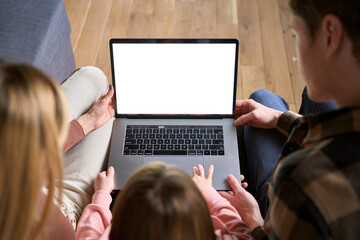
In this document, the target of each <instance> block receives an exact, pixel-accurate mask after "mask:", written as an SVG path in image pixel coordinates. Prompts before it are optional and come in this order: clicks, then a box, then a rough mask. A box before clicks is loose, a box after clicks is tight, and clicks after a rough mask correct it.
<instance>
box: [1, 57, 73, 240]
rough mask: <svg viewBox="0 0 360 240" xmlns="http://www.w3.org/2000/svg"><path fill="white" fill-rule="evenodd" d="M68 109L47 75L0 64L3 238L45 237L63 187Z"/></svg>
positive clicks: (53, 82)
mask: <svg viewBox="0 0 360 240" xmlns="http://www.w3.org/2000/svg"><path fill="white" fill-rule="evenodd" d="M67 111H68V109H67V100H66V96H65V94H64V92H63V91H62V89H61V87H60V86H59V85H58V84H57V83H56V82H55V81H54V80H52V79H51V78H50V77H49V76H47V75H46V74H44V73H42V72H41V71H39V70H37V69H35V68H34V67H31V66H27V65H19V64H17V65H16V64H5V63H3V62H0V196H1V197H0V239H17V240H22V239H39V238H43V237H44V236H43V234H42V233H43V229H44V226H45V223H46V220H47V217H48V215H49V211H50V207H51V206H52V204H53V199H54V193H55V189H56V187H59V189H61V186H59V185H60V183H61V181H62V160H61V153H60V147H61V146H62V144H63V142H64V140H65V138H66V135H67V131H68V130H67V125H68V124H67V122H68V115H67ZM45 184H46V186H47V188H48V198H47V200H46V203H45V206H41V204H39V201H40V194H41V189H42V187H43V186H44V185H45Z"/></svg>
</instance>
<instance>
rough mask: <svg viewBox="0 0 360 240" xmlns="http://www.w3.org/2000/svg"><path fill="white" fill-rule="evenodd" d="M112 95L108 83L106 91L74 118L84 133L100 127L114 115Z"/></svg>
mask: <svg viewBox="0 0 360 240" xmlns="http://www.w3.org/2000/svg"><path fill="white" fill-rule="evenodd" d="M113 95H114V89H113V88H112V85H110V87H109V91H108V93H107V94H106V95H104V96H102V97H101V98H100V99H99V100H98V101H97V102H96V103H94V105H93V106H92V107H91V108H90V110H89V111H88V112H87V113H85V114H84V115H81V116H80V117H79V118H78V119H76V121H78V122H79V124H80V125H81V126H82V128H83V130H84V133H85V135H86V134H88V133H89V132H91V131H92V130H95V129H97V128H100V127H102V126H103V125H104V124H105V123H107V121H109V120H110V119H111V118H112V117H113V116H114V115H115V111H114V105H113V100H112V97H113Z"/></svg>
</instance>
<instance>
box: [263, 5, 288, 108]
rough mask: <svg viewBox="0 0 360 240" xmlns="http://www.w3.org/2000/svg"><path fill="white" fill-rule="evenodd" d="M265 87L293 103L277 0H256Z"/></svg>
mask: <svg viewBox="0 0 360 240" xmlns="http://www.w3.org/2000/svg"><path fill="white" fill-rule="evenodd" d="M258 8H259V16H260V29H261V33H262V35H261V36H262V43H263V52H264V66H265V74H266V83H267V89H268V90H270V91H271V92H273V93H275V94H278V95H280V96H282V97H284V98H285V100H286V101H288V102H289V103H294V95H293V90H292V84H291V79H290V74H289V70H288V62H287V58H286V57H287V55H286V50H285V42H284V38H283V35H282V25H281V22H280V13H279V6H278V3H277V0H258Z"/></svg>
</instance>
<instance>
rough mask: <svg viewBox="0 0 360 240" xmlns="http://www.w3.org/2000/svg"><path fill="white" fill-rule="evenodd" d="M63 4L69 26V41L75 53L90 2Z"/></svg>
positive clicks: (89, 0) (70, 0) (65, 1)
mask: <svg viewBox="0 0 360 240" xmlns="http://www.w3.org/2000/svg"><path fill="white" fill-rule="evenodd" d="M64 4H65V9H66V13H67V15H68V18H69V22H70V25H71V35H70V41H71V45H72V47H73V51H75V50H76V48H77V46H78V41H79V38H80V35H81V33H82V29H83V27H84V23H85V21H86V17H87V15H88V11H89V8H90V4H91V0H83V1H73V0H64Z"/></svg>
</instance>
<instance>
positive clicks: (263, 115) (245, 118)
mask: <svg viewBox="0 0 360 240" xmlns="http://www.w3.org/2000/svg"><path fill="white" fill-rule="evenodd" d="M281 114H283V112H281V111H278V110H275V109H272V108H268V107H266V106H264V105H262V104H260V103H257V102H255V101H254V100H252V99H248V100H237V101H236V109H235V118H236V120H235V125H236V126H243V125H247V126H250V127H257V128H265V129H272V128H276V126H277V122H278V120H279V118H280V116H281Z"/></svg>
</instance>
